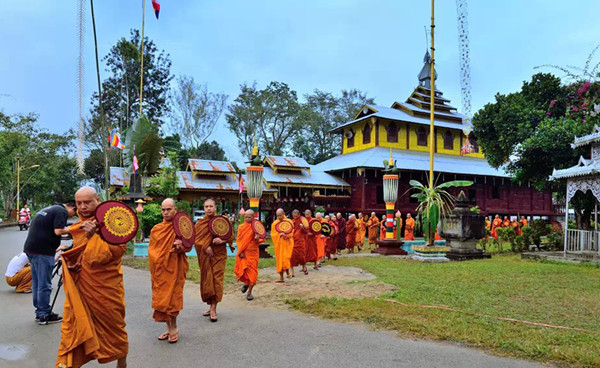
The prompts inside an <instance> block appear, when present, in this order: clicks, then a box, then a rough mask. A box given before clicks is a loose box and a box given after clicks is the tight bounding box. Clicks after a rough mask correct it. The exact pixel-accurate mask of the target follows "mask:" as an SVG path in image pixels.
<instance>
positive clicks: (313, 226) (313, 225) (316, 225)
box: [310, 219, 321, 233]
mask: <svg viewBox="0 0 600 368" xmlns="http://www.w3.org/2000/svg"><path fill="white" fill-rule="evenodd" d="M310 230H311V231H312V232H313V233H320V232H321V221H319V220H317V219H312V220H310Z"/></svg>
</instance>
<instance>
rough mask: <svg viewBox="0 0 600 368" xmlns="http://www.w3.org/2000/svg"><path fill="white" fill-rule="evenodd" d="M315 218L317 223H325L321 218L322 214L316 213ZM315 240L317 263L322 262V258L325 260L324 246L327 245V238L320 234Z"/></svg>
mask: <svg viewBox="0 0 600 368" xmlns="http://www.w3.org/2000/svg"><path fill="white" fill-rule="evenodd" d="M315 218H316V219H317V221H320V222H321V223H324V222H327V221H326V220H325V219H324V218H323V214H321V213H320V212H317V215H316V216H315ZM316 240H317V259H318V260H319V263H320V262H322V261H323V258H325V246H326V245H327V237H326V236H325V235H323V234H320V235H318V236H317V237H316Z"/></svg>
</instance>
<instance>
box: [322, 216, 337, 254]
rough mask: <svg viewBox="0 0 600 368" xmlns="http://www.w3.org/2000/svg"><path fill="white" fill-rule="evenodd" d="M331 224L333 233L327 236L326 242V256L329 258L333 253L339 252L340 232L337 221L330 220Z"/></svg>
mask: <svg viewBox="0 0 600 368" xmlns="http://www.w3.org/2000/svg"><path fill="white" fill-rule="evenodd" d="M329 225H330V226H331V233H332V234H333V235H331V236H329V237H327V242H326V243H325V256H327V258H331V255H334V254H335V253H336V252H337V245H338V232H339V229H338V225H337V221H332V220H329Z"/></svg>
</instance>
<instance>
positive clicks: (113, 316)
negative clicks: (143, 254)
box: [56, 218, 129, 367]
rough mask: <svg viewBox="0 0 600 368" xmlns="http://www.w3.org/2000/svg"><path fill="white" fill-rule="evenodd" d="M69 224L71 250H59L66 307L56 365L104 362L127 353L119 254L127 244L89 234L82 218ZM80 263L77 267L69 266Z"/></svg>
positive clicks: (123, 295)
mask: <svg viewBox="0 0 600 368" xmlns="http://www.w3.org/2000/svg"><path fill="white" fill-rule="evenodd" d="M86 220H89V219H85V218H81V221H80V222H78V223H76V224H74V225H72V226H71V227H70V228H69V231H70V233H71V234H72V235H73V249H71V250H69V251H67V252H64V253H62V254H61V258H62V266H63V267H62V268H63V285H64V291H65V306H64V311H63V321H62V326H61V340H60V345H59V347H58V356H57V358H56V366H57V367H80V366H82V365H83V364H85V363H87V362H89V361H90V360H96V359H97V360H98V362H99V363H102V364H104V363H108V362H112V361H114V360H117V359H120V358H123V357H125V356H127V353H128V351H129V343H128V339H127V332H126V331H125V291H124V289H123V270H122V269H121V257H122V256H123V254H124V253H125V251H126V250H127V245H126V244H120V245H110V244H108V243H106V242H105V241H104V240H102V238H100V235H98V234H94V235H93V236H92V237H91V238H89V239H88V238H87V237H86V236H85V234H84V232H83V230H82V229H81V225H82V224H83V222H84V221H86ZM77 263H80V264H81V269H80V271H79V272H74V271H71V270H70V269H69V267H68V266H70V265H75V264H77Z"/></svg>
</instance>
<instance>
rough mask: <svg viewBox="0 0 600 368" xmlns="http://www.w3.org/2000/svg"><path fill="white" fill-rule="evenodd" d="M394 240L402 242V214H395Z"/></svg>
mask: <svg viewBox="0 0 600 368" xmlns="http://www.w3.org/2000/svg"><path fill="white" fill-rule="evenodd" d="M394 238H395V239H397V240H402V239H401V238H402V212H400V211H398V212H396V225H395V226H394Z"/></svg>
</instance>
